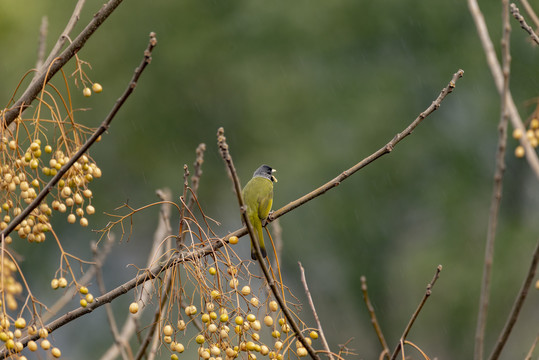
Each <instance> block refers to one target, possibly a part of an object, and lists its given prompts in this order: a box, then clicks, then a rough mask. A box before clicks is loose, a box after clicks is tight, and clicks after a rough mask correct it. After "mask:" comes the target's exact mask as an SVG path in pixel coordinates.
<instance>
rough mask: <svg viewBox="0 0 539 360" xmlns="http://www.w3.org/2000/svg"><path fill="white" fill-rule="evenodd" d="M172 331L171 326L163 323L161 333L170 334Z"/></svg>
mask: <svg viewBox="0 0 539 360" xmlns="http://www.w3.org/2000/svg"><path fill="white" fill-rule="evenodd" d="M173 333H174V329H173V328H172V326H170V325H165V327H164V328H163V334H165V335H166V336H172V334H173Z"/></svg>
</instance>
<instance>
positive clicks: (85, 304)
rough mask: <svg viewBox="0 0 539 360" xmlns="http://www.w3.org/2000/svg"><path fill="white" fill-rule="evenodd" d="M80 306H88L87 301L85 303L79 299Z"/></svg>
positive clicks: (84, 300)
mask: <svg viewBox="0 0 539 360" xmlns="http://www.w3.org/2000/svg"><path fill="white" fill-rule="evenodd" d="M80 306H82V307H86V306H88V301H86V299H80Z"/></svg>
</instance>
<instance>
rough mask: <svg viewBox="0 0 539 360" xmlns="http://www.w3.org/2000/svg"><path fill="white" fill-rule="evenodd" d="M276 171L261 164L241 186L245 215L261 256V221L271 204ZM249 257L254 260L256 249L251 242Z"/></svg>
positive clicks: (265, 216) (262, 246) (263, 254)
mask: <svg viewBox="0 0 539 360" xmlns="http://www.w3.org/2000/svg"><path fill="white" fill-rule="evenodd" d="M275 171H277V170H275V169H272V168H271V166H268V165H262V166H260V167H259V168H258V169H256V171H255V172H254V174H253V178H252V179H251V180H249V182H248V183H247V184H246V185H245V187H244V188H243V190H242V192H241V195H242V197H243V201H244V203H245V205H246V206H247V209H246V215H247V217H248V218H249V221H250V222H251V225H252V226H253V229H254V230H255V233H256V236H257V238H258V244H259V245H260V251H261V252H262V256H263V257H266V256H267V255H266V247H265V246H264V235H263V234H262V221H263V220H265V219H266V218H267V217H268V215H269V213H270V210H271V206H272V205H273V183H274V182H277V178H275V176H273V173H274V172H275ZM251 258H252V259H253V260H256V251H255V249H254V247H253V244H251Z"/></svg>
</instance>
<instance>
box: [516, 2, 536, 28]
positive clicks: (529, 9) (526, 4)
mask: <svg viewBox="0 0 539 360" xmlns="http://www.w3.org/2000/svg"><path fill="white" fill-rule="evenodd" d="M520 3H521V4H522V6H524V9H525V10H526V12H527V13H528V16H529V17H530V18H531V19H532V21H533V24H534V25H535V28H536V29H539V18H538V17H537V14H536V13H535V11H533V9H532V7H531V6H530V3H529V2H528V0H520Z"/></svg>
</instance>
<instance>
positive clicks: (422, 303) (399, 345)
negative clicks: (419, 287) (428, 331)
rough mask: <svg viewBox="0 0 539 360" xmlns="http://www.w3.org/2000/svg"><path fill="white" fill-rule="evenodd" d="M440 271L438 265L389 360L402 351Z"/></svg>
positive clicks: (393, 359) (440, 267) (440, 266)
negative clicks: (403, 344)
mask: <svg viewBox="0 0 539 360" xmlns="http://www.w3.org/2000/svg"><path fill="white" fill-rule="evenodd" d="M441 271H442V265H438V267H437V268H436V272H435V273H434V277H433V278H432V280H431V282H430V283H429V284H428V285H427V291H425V295H423V299H421V302H420V303H419V306H418V307H417V309H416V310H415V312H414V314H413V315H412V317H411V318H410V321H409V322H408V325H406V328H405V329H404V332H403V333H402V335H401V338H400V341H399V344H398V345H397V347H396V349H395V351H393V355H391V360H395V359H396V358H397V355H398V354H399V351H400V350H402V343H403V342H404V341H405V340H406V337H407V336H408V333H409V332H410V330H411V329H412V325H414V322H415V320H416V319H417V317H418V315H419V312H420V311H421V309H422V308H423V305H425V303H426V302H427V299H428V298H429V296H430V294H431V293H432V288H433V287H434V284H435V283H436V280H438V278H439V277H440V272H441Z"/></svg>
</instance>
